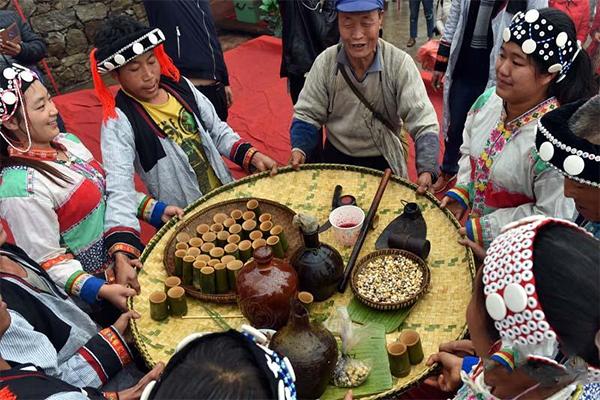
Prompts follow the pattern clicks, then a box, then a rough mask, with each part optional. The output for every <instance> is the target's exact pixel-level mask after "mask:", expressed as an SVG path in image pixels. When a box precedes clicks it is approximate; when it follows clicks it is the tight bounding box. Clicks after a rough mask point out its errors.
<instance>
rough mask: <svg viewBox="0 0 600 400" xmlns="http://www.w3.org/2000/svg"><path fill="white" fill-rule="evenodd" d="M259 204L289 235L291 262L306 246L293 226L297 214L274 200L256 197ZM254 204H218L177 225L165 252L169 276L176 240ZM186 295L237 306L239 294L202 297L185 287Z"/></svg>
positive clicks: (242, 202) (287, 235) (192, 234)
mask: <svg viewBox="0 0 600 400" xmlns="http://www.w3.org/2000/svg"><path fill="white" fill-rule="evenodd" d="M254 199H255V200H258V202H259V204H260V207H261V210H262V212H263V213H270V214H271V215H272V216H273V222H274V223H275V224H276V225H281V226H282V227H283V231H284V232H285V234H286V238H287V241H288V245H289V247H288V250H287V251H286V253H285V258H286V259H287V260H289V259H290V257H291V255H292V254H294V252H295V251H296V250H298V249H299V248H300V246H302V235H301V234H300V232H299V231H298V228H296V227H294V225H292V219H293V218H294V215H295V214H296V213H295V212H294V211H293V210H291V209H290V208H289V207H286V206H284V205H282V204H279V203H277V202H275V201H272V200H267V199H259V198H256V197H254ZM248 200H250V198H242V199H234V200H226V201H223V202H221V203H218V204H214V205H212V206H210V207H208V208H205V209H202V211H201V212H197V213H194V216H193V217H191V218H186V219H185V220H184V221H182V222H181V223H179V224H178V225H177V232H176V234H175V235H172V236H171V239H170V240H169V242H168V243H167V246H166V249H165V252H164V258H163V259H164V264H165V268H166V269H167V274H168V275H172V274H173V271H175V250H176V249H175V245H176V244H177V240H176V236H177V233H181V232H185V233H187V234H189V235H190V236H191V237H194V236H196V227H197V226H198V225H200V224H212V217H213V216H214V215H215V214H216V213H225V214H229V213H230V212H231V211H233V210H236V209H238V210H245V209H246V203H247V202H248ZM183 288H184V289H185V291H186V293H187V294H189V295H190V296H192V297H195V298H197V299H200V300H204V301H209V302H213V303H235V302H236V294H235V292H232V293H223V294H206V293H202V291H200V290H198V289H196V288H195V287H194V286H191V285H189V286H188V285H184V286H183Z"/></svg>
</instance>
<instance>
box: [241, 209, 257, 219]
mask: <svg viewBox="0 0 600 400" xmlns="http://www.w3.org/2000/svg"><path fill="white" fill-rule="evenodd" d="M242 219H243V220H244V221H256V214H255V213H254V212H253V211H246V212H245V213H243V214H242Z"/></svg>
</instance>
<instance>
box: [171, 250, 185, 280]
mask: <svg viewBox="0 0 600 400" xmlns="http://www.w3.org/2000/svg"><path fill="white" fill-rule="evenodd" d="M186 255H187V250H177V251H175V271H174V273H173V275H175V276H178V277H180V278H181V277H182V276H183V257H185V256H186Z"/></svg>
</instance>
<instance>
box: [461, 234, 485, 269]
mask: <svg viewBox="0 0 600 400" xmlns="http://www.w3.org/2000/svg"><path fill="white" fill-rule="evenodd" d="M458 233H460V235H461V238H460V239H458V243H460V244H462V245H463V246H466V247H469V248H470V249H471V250H472V251H473V254H474V255H475V258H476V259H477V260H476V261H478V262H483V259H484V258H485V249H484V248H483V247H482V246H481V245H480V244H479V243H475V242H474V241H472V240H471V239H469V238H468V237H467V228H460V229H459V230H458Z"/></svg>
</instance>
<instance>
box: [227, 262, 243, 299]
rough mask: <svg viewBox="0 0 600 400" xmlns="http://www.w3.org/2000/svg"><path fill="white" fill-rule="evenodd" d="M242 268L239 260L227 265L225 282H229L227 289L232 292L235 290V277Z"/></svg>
mask: <svg viewBox="0 0 600 400" xmlns="http://www.w3.org/2000/svg"><path fill="white" fill-rule="evenodd" d="M243 266H244V263H243V262H241V261H240V260H233V261H230V262H228V263H227V281H228V282H229V287H230V288H231V289H233V290H234V291H235V290H236V288H237V276H238V274H239V273H240V270H241V269H242V267H243Z"/></svg>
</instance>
